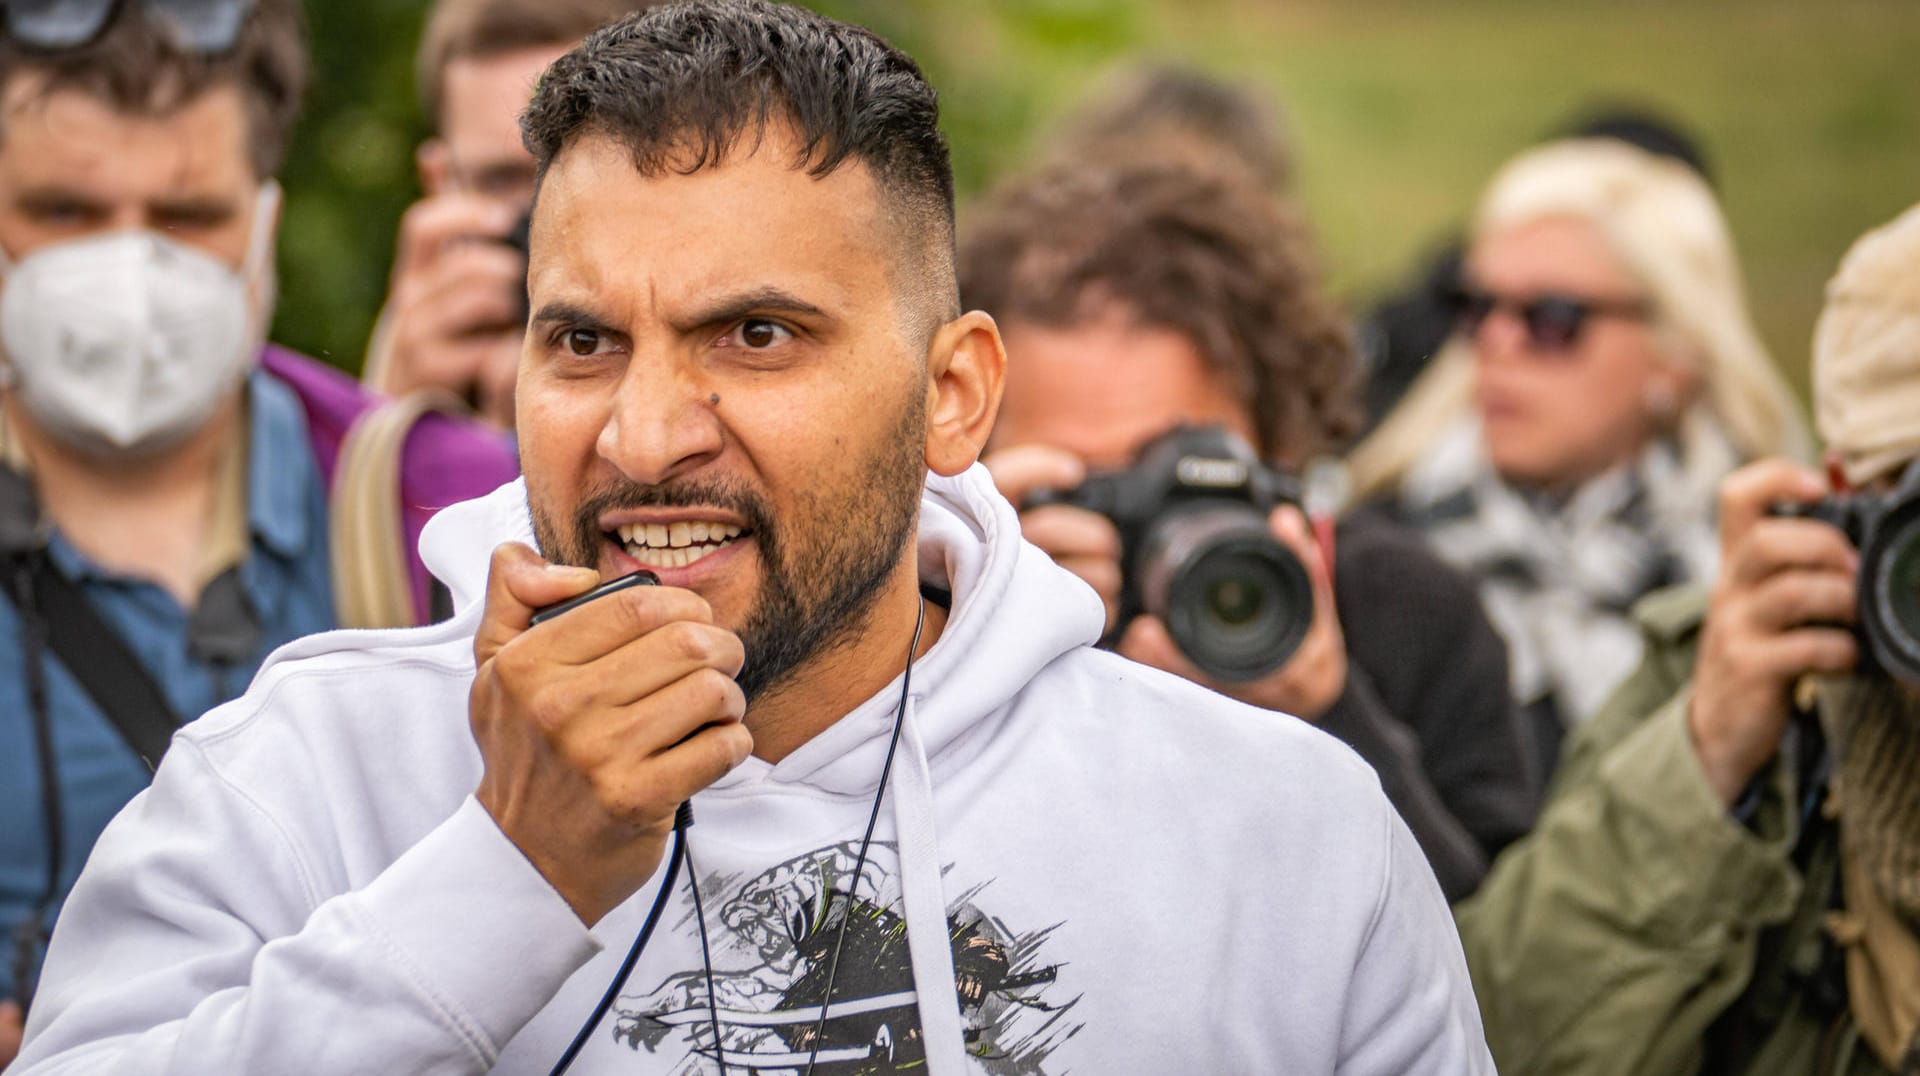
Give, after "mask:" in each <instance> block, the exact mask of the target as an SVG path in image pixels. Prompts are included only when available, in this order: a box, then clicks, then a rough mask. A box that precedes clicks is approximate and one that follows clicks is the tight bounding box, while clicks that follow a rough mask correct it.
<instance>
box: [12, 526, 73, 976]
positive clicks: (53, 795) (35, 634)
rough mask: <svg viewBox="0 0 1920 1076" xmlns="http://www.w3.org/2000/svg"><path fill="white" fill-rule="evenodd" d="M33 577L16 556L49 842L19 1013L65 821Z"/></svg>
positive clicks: (42, 935)
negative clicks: (45, 873)
mask: <svg viewBox="0 0 1920 1076" xmlns="http://www.w3.org/2000/svg"><path fill="white" fill-rule="evenodd" d="M37 555H38V556H42V557H44V556H45V555H46V554H45V553H44V552H41V553H39V554H37ZM49 569H51V566H49ZM33 572H34V565H33V562H32V560H30V559H29V558H28V557H18V558H15V560H14V562H13V575H12V578H11V579H10V580H9V582H10V583H11V584H12V587H13V591H14V604H15V605H16V606H18V608H19V613H20V639H21V642H22V643H23V644H24V646H23V647H22V654H21V661H22V664H23V668H22V670H21V671H22V673H24V675H25V680H26V689H27V711H28V714H29V716H30V719H31V722H32V725H33V753H34V760H35V763H36V765H37V766H38V768H39V770H40V809H41V818H42V821H43V823H44V825H45V828H46V839H47V884H46V887H45V888H44V889H43V890H42V892H41V894H40V900H39V902H38V903H37V904H35V905H34V907H33V909H32V911H30V912H29V913H28V915H27V918H26V919H25V920H23V921H22V922H21V923H20V926H19V929H18V930H17V931H16V937H15V938H14V944H15V952H14V964H15V966H14V968H13V969H12V970H13V975H14V983H13V990H14V994H15V995H16V996H17V998H18V1000H19V1002H20V1007H21V1008H22V1009H26V1008H28V1007H30V1006H31V1005H32V1004H33V995H34V987H35V985H36V984H35V982H34V980H35V979H37V977H38V976H37V975H36V974H35V972H34V966H35V964H36V963H37V957H38V953H39V950H40V947H41V946H42V945H43V944H44V943H45V942H46V940H47V921H48V920H49V919H50V918H51V917H52V915H53V905H54V900H55V898H56V897H58V896H59V893H60V875H61V873H62V872H63V871H64V870H65V869H66V862H65V855H64V847H65V837H66V821H65V811H64V810H63V809H62V802H61V797H60V768H59V761H58V759H57V758H55V755H54V743H53V718H52V713H51V711H50V708H49V704H48V701H47V673H46V668H45V667H44V666H43V664H42V662H43V661H44V659H45V656H46V647H47V622H46V619H45V617H43V616H42V615H41V614H40V604H39V595H38V594H37V593H36V592H35V588H34V585H33Z"/></svg>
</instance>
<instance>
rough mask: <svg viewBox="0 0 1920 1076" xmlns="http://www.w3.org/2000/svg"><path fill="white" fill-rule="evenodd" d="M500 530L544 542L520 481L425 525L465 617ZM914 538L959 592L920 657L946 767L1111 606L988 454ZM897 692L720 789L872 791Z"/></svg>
mask: <svg viewBox="0 0 1920 1076" xmlns="http://www.w3.org/2000/svg"><path fill="white" fill-rule="evenodd" d="M502 542H525V543H527V544H529V545H532V544H534V539H533V523H532V518H531V516H530V515H529V513H528V508H527V494H526V482H525V480H524V479H517V480H515V481H513V482H511V483H508V484H507V485H504V486H501V487H500V488H499V489H497V490H495V491H494V492H493V493H491V494H489V495H487V496H485V497H482V498H479V499H477V500H472V501H467V502H464V503H462V504H457V505H454V506H452V507H450V508H447V509H446V510H444V511H442V512H441V513H439V514H438V515H436V516H435V517H434V518H433V519H432V521H431V522H429V523H428V524H427V527H426V530H425V532H424V533H423V534H422V535H421V538H420V555H421V558H422V559H423V560H424V561H425V562H426V565H427V568H428V570H430V571H431V572H433V574H434V575H435V576H436V577H438V578H439V579H440V581H441V582H443V583H445V584H446V585H447V589H448V590H449V591H450V592H451V593H452V595H453V603H454V610H455V619H456V620H459V621H466V620H469V619H471V618H474V617H477V616H478V608H479V606H480V603H481V602H482V600H483V599H484V598H485V595H486V586H487V567H488V563H489V559H490V557H491V555H492V552H493V549H494V547H495V546H498V545H499V544H500V543H502ZM917 545H918V548H917V557H918V560H919V568H920V581H921V583H922V585H924V586H928V587H931V588H934V589H938V590H944V591H948V592H950V593H951V594H952V595H953V604H952V608H951V609H950V611H949V614H948V618H947V624H946V628H945V630H944V631H943V632H942V633H941V636H940V638H939V640H937V641H936V642H935V643H934V645H933V648H932V649H931V650H929V651H928V652H927V653H926V654H925V655H924V656H923V657H921V658H920V659H919V660H918V661H916V662H914V666H913V677H912V679H913V682H912V685H911V689H912V698H911V700H910V702H909V705H910V707H911V710H912V713H913V720H914V726H915V732H916V734H917V736H918V738H919V740H920V741H921V743H922V745H923V746H924V749H925V751H926V753H927V755H928V758H929V761H930V763H931V764H932V766H933V768H934V770H935V772H936V774H937V772H938V770H939V768H940V761H941V756H942V755H943V754H944V753H945V752H946V751H947V750H948V749H949V748H951V747H952V746H954V745H955V744H956V743H958V742H960V741H961V740H963V739H965V738H966V737H967V736H968V735H969V734H970V733H972V732H973V731H974V730H975V729H976V728H977V727H978V726H979V725H980V723H981V722H982V720H983V719H984V718H986V717H988V716H989V715H991V714H993V713H994V712H995V711H997V710H998V709H999V708H1000V707H1001V706H1002V705H1003V704H1004V703H1006V702H1007V701H1008V700H1009V699H1011V698H1012V697H1013V696H1014V695H1016V694H1018V693H1019V691H1020V690H1021V688H1022V687H1024V686H1025V685H1026V683H1027V681H1029V680H1030V679H1032V678H1033V676H1034V675H1035V674H1036V673H1038V672H1039V671H1040V670H1041V669H1043V668H1045V667H1046V666H1047V665H1048V664H1049V663H1051V662H1052V661H1054V660H1055V659H1056V658H1058V657H1059V656H1060V655H1062V654H1064V653H1066V652H1068V651H1070V650H1073V649H1075V648H1078V647H1082V646H1090V645H1092V644H1094V643H1095V642H1097V641H1098V640H1099V638H1100V634H1101V631H1102V630H1103V628H1104V626H1105V621H1106V613H1105V610H1104V608H1103V607H1102V605H1101V603H1100V599H1099V597H1098V596H1097V595H1096V594H1094V592H1093V590H1092V588H1090V587H1088V586H1087V585H1086V584H1085V583H1083V582H1081V581H1080V579H1079V578H1078V577H1076V576H1074V575H1073V574H1072V573H1070V572H1068V571H1066V570H1065V569H1063V568H1061V567H1060V566H1059V565H1057V564H1055V563H1054V562H1053V559H1052V558H1051V557H1049V556H1047V555H1046V553H1044V552H1043V551H1041V550H1040V549H1039V548H1038V547H1036V546H1034V545H1032V544H1031V543H1028V542H1027V541H1026V540H1024V539H1023V538H1021V537H1020V520H1019V517H1018V516H1017V515H1016V513H1015V512H1014V509H1013V506H1012V505H1011V504H1009V503H1007V500H1006V498H1004V497H1002V496H1001V495H1000V492H999V491H998V490H997V489H995V488H994V485H993V481H992V479H991V477H990V476H989V475H988V473H987V470H986V468H985V467H982V466H980V465H978V464H975V465H974V466H973V467H972V468H970V469H968V470H967V471H965V472H963V473H961V474H960V475H957V476H955V477H952V478H945V477H942V476H940V475H935V474H929V475H928V476H927V482H926V487H925V489H924V490H923V492H922V494H921V498H920V530H919V536H918V543H917ZM901 645H902V647H903V649H904V647H905V645H906V643H905V640H902V642H901ZM899 695H900V681H899V679H898V678H896V679H895V680H894V681H893V682H891V683H890V684H888V685H887V686H886V687H884V688H882V689H881V690H880V691H879V692H877V693H876V694H875V695H874V696H873V697H871V698H869V699H867V700H866V701H865V702H863V703H861V704H860V705H859V706H857V707H855V708H854V709H853V710H852V711H850V712H849V713H847V714H846V715H844V716H842V717H841V718H840V720H838V721H837V722H835V723H834V724H833V725H831V726H830V727H828V728H826V729H824V730H823V731H822V732H821V733H820V734H819V735H817V736H815V737H814V738H813V739H812V740H810V741H808V742H807V743H806V744H805V745H803V746H802V747H801V748H800V749H799V750H797V751H795V752H793V753H792V754H791V755H789V756H788V757H786V758H785V759H783V760H781V762H780V763H779V764H778V765H769V764H768V763H766V762H763V761H761V760H759V759H749V760H748V761H747V762H746V764H744V765H742V766H740V767H739V768H737V769H735V770H734V771H733V772H732V773H731V774H729V775H728V776H727V777H725V778H723V779H722V780H721V781H720V782H719V783H718V784H717V785H715V786H714V787H715V788H716V789H721V788H728V787H732V786H737V785H740V784H742V783H746V782H754V781H763V780H770V781H776V782H792V783H804V784H807V785H810V786H813V787H816V788H819V789H821V790H822V791H827V792H832V793H837V794H842V795H861V794H871V792H872V791H873V788H874V782H875V781H876V780H877V779H878V777H879V773H880V768H881V764H882V761H883V759H884V756H885V752H886V748H887V741H888V738H889V736H890V734H891V733H892V731H893V718H894V707H895V705H896V704H897V703H898V701H899Z"/></svg>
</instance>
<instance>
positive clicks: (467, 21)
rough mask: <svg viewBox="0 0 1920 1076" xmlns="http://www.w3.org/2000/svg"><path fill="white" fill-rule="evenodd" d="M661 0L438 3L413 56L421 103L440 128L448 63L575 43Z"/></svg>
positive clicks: (461, 0)
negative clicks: (622, 17)
mask: <svg viewBox="0 0 1920 1076" xmlns="http://www.w3.org/2000/svg"><path fill="white" fill-rule="evenodd" d="M658 2H659V0H438V2H437V3H435V4H434V5H433V10H432V11H431V12H429V13H428V15H427V26H426V29H425V30H424V31H423V32H422V33H421V35H420V51H419V53H418V54H417V55H416V56H415V58H414V77H415V81H416V83H417V85H418V87H419V91H420V105H421V107H422V108H423V109H425V110H426V114H427V120H428V122H429V123H431V124H433V127H434V130H436V131H437V130H439V129H440V110H441V109H442V108H443V107H444V104H445V97H444V94H445V92H446V86H445V82H446V74H447V65H448V64H450V63H452V62H454V61H455V60H480V59H486V58H488V57H492V56H501V55H504V54H506V53H509V52H518V51H520V50H521V49H533V48H541V47H547V46H559V45H569V46H570V45H575V44H578V43H579V41H580V39H581V38H583V37H586V36H587V35H588V34H590V33H592V32H593V31H594V30H596V29H598V28H600V27H602V26H605V25H606V24H607V23H610V22H612V21H613V20H615V19H617V18H619V17H620V16H622V15H627V14H631V13H633V12H635V11H641V10H644V9H646V8H648V7H651V6H653V5H654V4H656V3H658Z"/></svg>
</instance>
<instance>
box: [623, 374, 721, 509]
mask: <svg viewBox="0 0 1920 1076" xmlns="http://www.w3.org/2000/svg"><path fill="white" fill-rule="evenodd" d="M711 401H712V395H711V392H710V390H709V389H708V388H707V387H706V386H705V385H704V384H702V383H701V381H700V379H699V378H698V377H697V376H696V373H695V372H694V371H691V370H688V369H686V368H685V366H684V364H682V363H678V362H675V361H673V360H671V359H666V358H664V357H661V358H655V359H651V360H649V359H641V358H638V357H636V361H635V362H633V363H632V364H631V365H630V366H629V367H628V369H627V372H626V376H625V377H623V378H622V379H621V382H620V387H619V389H618V390H617V391H616V393H615V395H614V401H613V410H612V412H611V414H610V415H609V416H608V418H607V424H606V426H605V427H603V428H602V429H601V431H600V438H599V441H598V444H597V448H598V451H599V453H600V455H601V457H603V458H604V459H606V460H607V461H608V462H610V463H612V464H613V465H614V466H615V467H617V468H619V469H620V472H621V473H622V474H624V475H626V476H627V477H628V478H629V479H631V480H633V481H634V482H638V483H641V484H643V485H657V484H659V483H662V482H666V481H668V480H670V479H672V478H675V477H678V476H680V475H683V474H686V473H687V472H689V471H693V470H697V469H699V468H700V467H702V466H705V465H706V464H708V463H710V462H712V461H713V460H714V459H715V458H716V457H718V456H719V455H720V452H721V450H722V449H723V448H724V447H725V444H726V434H725V430H724V429H723V428H722V426H721V423H720V417H719V415H718V413H717V412H716V411H715V410H714V407H713V404H712V402H711Z"/></svg>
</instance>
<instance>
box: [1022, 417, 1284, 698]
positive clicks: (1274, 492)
mask: <svg viewBox="0 0 1920 1076" xmlns="http://www.w3.org/2000/svg"><path fill="white" fill-rule="evenodd" d="M1300 500H1301V489H1300V483H1299V482H1298V481H1297V480H1296V479H1295V478H1293V476H1291V475H1287V474H1283V473H1281V472H1279V471H1275V470H1272V469H1270V468H1268V467H1266V466H1264V465H1262V464H1261V462H1260V459H1259V457H1258V456H1257V455H1255V454H1254V451H1253V449H1252V448H1251V447H1249V446H1248V445H1247V444H1246V442H1244V441H1242V440H1241V439H1240V438H1238V437H1236V436H1234V435H1233V434H1231V433H1229V432H1227V431H1226V430H1225V429H1222V428H1220V427H1215V426H1205V427H1195V426H1182V427H1179V428H1176V429H1174V430H1172V431H1169V432H1168V433H1165V434H1162V435H1161V436H1160V437H1157V438H1155V439H1154V440H1152V441H1150V442H1148V443H1147V444H1146V445H1145V446H1143V447H1142V448H1141V449H1140V452H1139V454H1138V456H1137V457H1136V458H1135V460H1134V464H1133V467H1132V468H1131V469H1129V470H1126V471H1119V472H1110V473H1104V474H1093V475H1090V476H1088V478H1087V480H1086V482H1085V483H1084V484H1082V485H1081V486H1080V488H1079V489H1075V490H1065V491H1060V490H1041V491H1037V492H1036V493H1035V494H1034V495H1033V496H1032V497H1031V498H1030V499H1029V500H1028V502H1027V507H1034V506H1038V505H1042V504H1065V505H1071V506H1073V507H1075V508H1084V509H1087V510H1089V511H1093V512H1098V513H1100V514H1101V515H1103V516H1106V517H1107V518H1108V519H1110V520H1112V521H1113V523H1114V526H1116V527H1118V528H1119V529H1120V545H1121V554H1120V555H1121V562H1120V575H1121V590H1120V619H1119V622H1118V624H1117V625H1116V627H1115V629H1114V630H1115V638H1117V637H1118V632H1119V631H1120V630H1121V629H1122V628H1124V627H1125V626H1126V624H1127V623H1128V622H1129V621H1131V620H1132V619H1133V618H1134V617H1136V616H1138V615H1140V614H1142V613H1147V614H1150V615H1153V616H1157V617H1159V618H1160V619H1161V620H1163V621H1165V622H1166V625H1167V631H1168V632H1169V633H1170V634H1171V635H1172V636H1173V641H1174V642H1175V643H1176V644H1178V645H1179V647H1180V649H1181V651H1182V652H1184V653H1185V654H1186V656H1187V658H1188V659H1189V660H1191V661H1192V662H1193V663H1194V664H1195V665H1196V666H1198V667H1199V668H1200V669H1201V670H1203V671H1204V672H1206V673H1207V674H1208V675H1209V676H1213V677H1217V678H1218V679H1221V680H1240V681H1244V680H1257V679H1259V678H1260V677H1262V676H1265V675H1267V674H1268V673H1271V672H1273V671H1275V670H1276V669H1279V668H1280V667H1281V666H1283V665H1285V664H1286V663H1287V659H1288V658H1290V657H1292V656H1293V652H1294V650H1296V649H1298V648H1299V646H1300V641H1301V640H1302V639H1304V638H1305V637H1306V634H1307V629H1308V627H1309V626H1311V625H1312V623H1313V585H1312V582H1311V581H1310V580H1309V579H1308V578H1307V570H1306V568H1305V567H1304V566H1303V565H1301V563H1300V560H1299V558H1297V557H1295V556H1294V555H1293V553H1292V551H1290V550H1289V549H1287V547H1286V546H1284V545H1281V544H1280V542H1279V541H1278V540H1277V539H1275V538H1274V536H1273V532H1272V531H1271V530H1270V529H1269V528H1268V525H1267V517H1268V516H1269V515H1271V514H1272V512H1273V510H1274V509H1275V508H1277V507H1279V506H1280V505H1282V504H1293V505H1298V504H1300Z"/></svg>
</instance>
